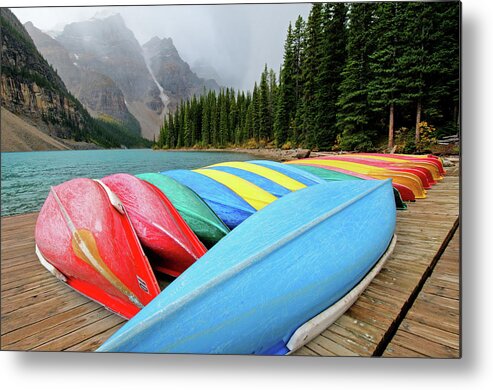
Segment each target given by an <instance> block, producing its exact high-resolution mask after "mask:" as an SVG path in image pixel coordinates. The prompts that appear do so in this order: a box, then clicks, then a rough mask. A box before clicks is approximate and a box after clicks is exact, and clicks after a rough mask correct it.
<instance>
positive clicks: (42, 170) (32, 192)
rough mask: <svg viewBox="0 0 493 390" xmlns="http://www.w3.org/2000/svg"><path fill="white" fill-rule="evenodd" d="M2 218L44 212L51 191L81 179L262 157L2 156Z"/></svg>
mask: <svg viewBox="0 0 493 390" xmlns="http://www.w3.org/2000/svg"><path fill="white" fill-rule="evenodd" d="M1 159H2V171H1V172H2V174H1V192H2V196H1V202H2V203H1V215H2V216H4V215H14V214H23V213H29V212H34V211H39V210H40V209H41V206H42V205H43V202H44V200H45V199H46V197H47V196H48V193H49V191H50V187H51V186H55V185H58V184H60V183H63V182H65V181H67V180H70V179H73V178H76V177H89V178H92V179H99V178H102V177H104V176H107V175H111V174H113V173H130V174H133V175H135V174H138V173H146V172H160V171H167V170H170V169H195V168H201V167H204V166H207V165H210V164H215V163H219V162H224V161H246V160H253V159H258V157H256V156H253V155H249V154H245V153H229V152H155V151H152V150H149V149H139V150H69V151H50V152H14V153H2V154H1Z"/></svg>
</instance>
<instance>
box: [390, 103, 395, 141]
mask: <svg viewBox="0 0 493 390" xmlns="http://www.w3.org/2000/svg"><path fill="white" fill-rule="evenodd" d="M393 147H394V103H391V104H390V114H389V150H390V149H392V148H393Z"/></svg>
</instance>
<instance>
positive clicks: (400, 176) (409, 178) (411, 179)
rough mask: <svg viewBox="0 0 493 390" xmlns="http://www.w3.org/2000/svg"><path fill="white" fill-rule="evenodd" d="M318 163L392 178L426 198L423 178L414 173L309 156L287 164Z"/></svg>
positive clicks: (378, 176) (418, 197)
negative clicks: (422, 182)
mask: <svg viewBox="0 0 493 390" xmlns="http://www.w3.org/2000/svg"><path fill="white" fill-rule="evenodd" d="M294 163H296V165H300V164H309V165H310V164H317V165H325V166H328V167H335V168H342V169H345V170H348V171H351V172H355V173H361V174H364V175H367V176H371V177H373V178H374V179H379V180H383V179H392V180H393V182H395V183H398V184H403V185H405V186H406V187H408V188H410V189H411V191H412V192H413V194H414V196H415V198H417V199H423V198H426V190H425V189H424V188H423V185H422V184H421V180H420V179H419V178H418V177H417V176H416V175H414V174H411V173H407V172H395V171H390V170H388V169H384V168H379V167H372V166H369V165H365V164H362V163H354V162H349V161H340V160H324V159H318V158H308V159H300V160H295V161H288V162H287V164H294Z"/></svg>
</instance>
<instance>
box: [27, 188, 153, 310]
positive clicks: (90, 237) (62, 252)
mask: <svg viewBox="0 0 493 390" xmlns="http://www.w3.org/2000/svg"><path fill="white" fill-rule="evenodd" d="M35 241H36V254H37V255H38V258H39V260H40V261H41V263H42V264H43V266H45V267H46V268H47V269H48V270H49V271H50V272H51V273H53V274H54V275H55V276H56V277H57V278H58V279H60V280H61V281H63V282H64V283H66V284H67V285H69V286H70V287H72V288H73V289H75V290H76V291H78V292H80V293H81V294H83V295H85V296H87V297H88V298H90V299H93V300H94V301H96V302H98V303H100V304H101V305H103V306H106V307H107V308H108V309H109V310H111V311H113V312H115V313H117V314H119V315H120V316H122V317H124V318H131V317H133V316H134V315H135V314H136V313H137V312H138V311H139V310H140V309H142V308H143V307H144V306H145V305H147V304H148V303H149V302H150V301H151V300H152V299H153V298H154V297H156V296H157V295H158V294H159V292H160V289H159V286H158V283H157V281H156V278H155V276H154V273H153V272H152V269H151V266H150V264H149V262H148V259H147V258H146V256H145V254H144V252H143V250H142V247H141V245H140V243H139V240H138V238H137V236H136V234H135V231H134V229H133V227H132V224H131V222H130V220H129V218H128V215H127V213H126V211H125V208H124V206H123V205H122V204H121V202H120V200H119V199H118V198H117V196H115V194H113V193H112V192H111V190H109V189H108V188H107V187H105V186H104V185H102V184H100V183H98V182H96V181H94V180H91V179H74V180H70V181H68V182H66V183H63V184H60V185H58V186H56V187H52V189H51V191H50V194H49V195H48V197H47V199H46V201H45V203H44V205H43V207H42V208H41V211H40V213H39V216H38V220H37V222H36V228H35Z"/></svg>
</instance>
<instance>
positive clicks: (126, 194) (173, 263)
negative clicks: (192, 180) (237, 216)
mask: <svg viewBox="0 0 493 390" xmlns="http://www.w3.org/2000/svg"><path fill="white" fill-rule="evenodd" d="M101 182H102V183H104V184H105V185H106V186H108V187H109V188H110V190H111V191H113V192H114V193H115V194H116V195H117V196H118V197H119V198H120V200H121V201H122V203H123V205H124V206H125V209H126V211H127V213H128V215H129V217H130V220H131V221H132V224H133V226H134V228H135V232H136V233H137V236H138V237H139V240H140V242H141V243H142V245H143V246H144V248H146V249H148V250H149V251H151V252H152V253H153V254H154V256H150V260H151V264H152V266H153V268H154V269H156V270H157V271H159V272H163V273H166V274H168V275H171V276H178V275H180V274H181V273H182V272H183V271H185V270H186V269H187V268H188V267H189V266H190V265H192V264H193V263H194V262H195V261H197V260H198V259H199V258H200V257H202V255H203V254H204V253H205V252H206V251H207V250H206V248H205V247H204V245H203V244H202V243H201V242H200V241H199V239H198V238H197V236H196V235H195V233H194V232H193V231H192V230H191V229H190V227H189V226H188V225H187V224H186V222H185V221H184V220H183V218H182V217H181V215H180V214H179V213H178V211H177V210H176V209H175V207H174V206H173V204H172V203H171V202H170V201H169V199H168V198H166V196H165V195H164V194H163V193H162V192H161V191H159V190H158V189H157V188H156V187H155V186H153V185H152V184H150V183H148V182H146V181H144V180H141V179H139V178H137V177H135V176H132V175H128V174H126V173H119V174H115V175H111V176H106V177H104V178H103V179H101Z"/></svg>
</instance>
